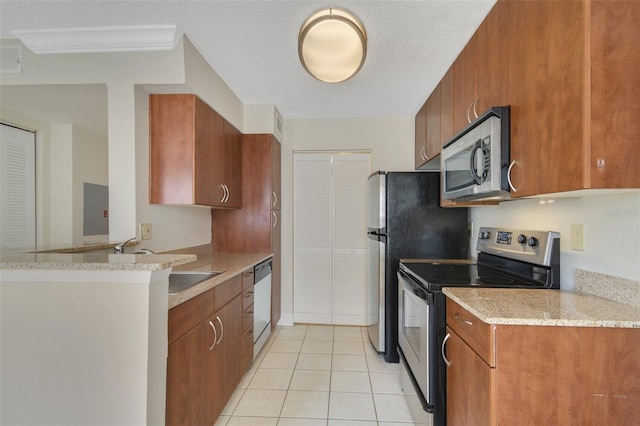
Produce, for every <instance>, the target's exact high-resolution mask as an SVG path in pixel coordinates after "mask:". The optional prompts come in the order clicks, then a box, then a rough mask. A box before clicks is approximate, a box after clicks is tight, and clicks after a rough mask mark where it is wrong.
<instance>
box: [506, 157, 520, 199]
mask: <svg viewBox="0 0 640 426" xmlns="http://www.w3.org/2000/svg"><path fill="white" fill-rule="evenodd" d="M515 165H516V160H513V161H512V162H511V164H509V168H508V169H507V183H508V184H509V188H511V191H513V192H518V190H517V189H516V187H515V186H513V183H512V182H511V169H513V166H515Z"/></svg>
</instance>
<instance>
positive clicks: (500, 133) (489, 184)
mask: <svg viewBox="0 0 640 426" xmlns="http://www.w3.org/2000/svg"><path fill="white" fill-rule="evenodd" d="M509 133H510V108H509V107H508V106H500V107H493V108H490V109H489V110H488V111H487V112H485V113H484V114H482V115H481V116H480V117H478V118H477V119H476V120H475V121H473V122H472V123H470V124H469V125H468V126H467V127H466V128H465V129H464V130H462V131H461V132H460V133H458V134H457V135H456V136H454V137H453V139H452V140H451V141H449V142H447V143H446V144H445V145H444V147H443V149H442V154H441V159H440V167H441V178H442V198H443V199H445V200H458V201H470V200H484V199H486V200H489V199H504V198H509V196H510V193H509V183H508V170H509Z"/></svg>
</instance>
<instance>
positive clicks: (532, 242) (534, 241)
mask: <svg viewBox="0 0 640 426" xmlns="http://www.w3.org/2000/svg"><path fill="white" fill-rule="evenodd" d="M527 244H528V245H529V247H538V239H537V238H536V237H529V241H527Z"/></svg>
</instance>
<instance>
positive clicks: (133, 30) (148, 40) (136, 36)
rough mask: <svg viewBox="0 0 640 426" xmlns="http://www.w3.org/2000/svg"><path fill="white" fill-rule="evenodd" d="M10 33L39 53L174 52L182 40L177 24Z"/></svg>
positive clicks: (54, 29)
mask: <svg viewBox="0 0 640 426" xmlns="http://www.w3.org/2000/svg"><path fill="white" fill-rule="evenodd" d="M11 34H12V35H15V36H16V37H18V38H19V39H20V41H21V42H22V43H23V44H24V45H25V46H27V47H28V48H29V49H31V50H32V51H33V52H34V53H37V54H40V53H91V52H94V53H95V52H141V51H155V50H171V49H173V48H174V47H175V46H176V44H177V43H178V40H179V39H180V37H182V32H180V31H178V29H177V27H176V25H130V26H113V27H79V28H52V29H36V30H15V31H11Z"/></svg>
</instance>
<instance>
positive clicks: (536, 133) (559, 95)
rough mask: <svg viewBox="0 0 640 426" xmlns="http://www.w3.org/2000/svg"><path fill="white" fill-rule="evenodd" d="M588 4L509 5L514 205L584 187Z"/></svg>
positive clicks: (546, 3)
mask: <svg viewBox="0 0 640 426" xmlns="http://www.w3.org/2000/svg"><path fill="white" fill-rule="evenodd" d="M586 4H587V3H586V2H570V1H568V2H560V1H557V2H556V1H553V2H513V3H512V4H511V12H510V14H511V15H510V16H511V19H510V20H509V21H510V22H513V23H514V26H513V28H512V31H511V34H512V37H511V43H510V48H509V55H510V56H511V66H512V69H511V73H512V76H513V77H512V78H513V80H512V81H513V84H512V85H511V87H510V88H509V99H510V100H511V102H510V103H511V160H512V161H515V164H514V166H513V168H512V171H511V181H512V183H513V186H514V187H515V188H516V190H517V191H516V192H514V191H512V192H511V196H512V197H523V196H529V195H537V194H548V193H554V192H563V191H568V190H575V189H582V188H584V187H585V181H584V174H585V154H584V153H585V141H584V139H585V137H584V128H585V122H584V105H585V72H584V67H585V55H584V50H585V45H584V44H585V36H584V31H585V30H584V19H585V16H584V14H585V7H586V6H585V5H586ZM516 24H517V25H516Z"/></svg>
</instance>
